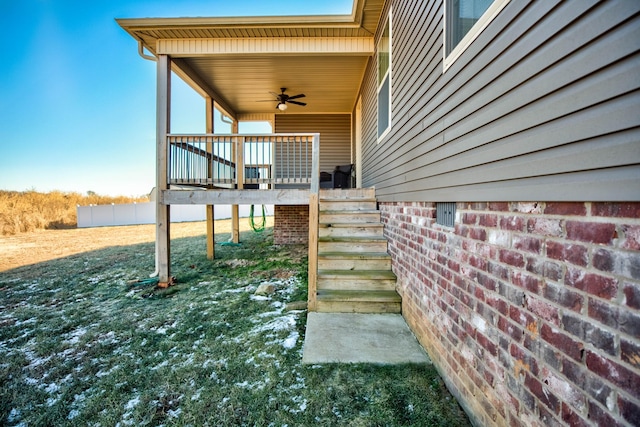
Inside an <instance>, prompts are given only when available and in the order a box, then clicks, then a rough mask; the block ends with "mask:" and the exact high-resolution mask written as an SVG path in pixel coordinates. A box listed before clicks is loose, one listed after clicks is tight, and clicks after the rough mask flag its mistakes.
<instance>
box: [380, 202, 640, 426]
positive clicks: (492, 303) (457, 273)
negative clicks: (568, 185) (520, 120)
mask: <svg viewBox="0 0 640 427" xmlns="http://www.w3.org/2000/svg"><path fill="white" fill-rule="evenodd" d="M380 209H381V211H382V219H383V222H384V224H385V235H386V236H387V238H388V239H389V252H390V253H391V255H392V257H393V268H394V271H395V273H396V274H397V276H398V290H399V292H400V293H401V294H402V296H403V315H404V316H405V318H406V319H407V322H408V323H409V325H410V326H411V327H412V329H413V330H414V332H415V333H416V336H417V337H418V339H419V340H420V341H421V343H422V344H423V345H424V346H425V348H426V349H427V351H428V352H429V354H430V356H431V357H432V359H433V361H434V363H436V365H437V366H438V367H439V369H440V370H441V372H442V374H443V376H444V377H445V378H446V381H447V383H448V384H449V387H450V388H451V389H452V391H453V393H454V394H455V395H456V396H457V397H458V398H459V399H460V400H461V401H462V403H463V405H464V406H465V407H466V408H468V410H469V411H470V412H472V413H473V415H474V417H475V418H476V419H477V420H478V422H479V423H480V424H482V425H512V426H520V425H526V426H547V425H584V426H597V425H602V424H601V423H606V424H608V425H612V426H613V425H621V426H635V425H640V252H639V249H640V243H639V242H640V203H543V202H537V203H458V204H457V215H456V225H455V228H453V229H451V228H445V227H442V226H440V225H438V224H436V223H435V204H433V203H380Z"/></svg>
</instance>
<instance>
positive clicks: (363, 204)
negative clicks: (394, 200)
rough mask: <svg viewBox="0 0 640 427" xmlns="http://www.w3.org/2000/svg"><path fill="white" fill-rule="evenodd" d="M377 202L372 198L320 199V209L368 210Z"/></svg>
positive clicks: (374, 206) (372, 208)
mask: <svg viewBox="0 0 640 427" xmlns="http://www.w3.org/2000/svg"><path fill="white" fill-rule="evenodd" d="M377 207H378V204H377V202H376V200H375V199H373V200H366V199H361V200H357V199H356V200H320V211H370V210H375V209H376V208H377Z"/></svg>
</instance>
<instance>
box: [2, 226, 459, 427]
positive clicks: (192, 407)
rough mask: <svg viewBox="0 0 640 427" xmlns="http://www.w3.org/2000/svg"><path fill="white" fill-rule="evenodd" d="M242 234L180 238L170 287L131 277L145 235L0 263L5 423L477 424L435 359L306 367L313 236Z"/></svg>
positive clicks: (146, 266)
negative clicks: (27, 261)
mask: <svg viewBox="0 0 640 427" xmlns="http://www.w3.org/2000/svg"><path fill="white" fill-rule="evenodd" d="M128 230H129V231H128V232H131V228H128ZM113 232H114V233H116V232H117V230H116V231H113ZM228 238H229V234H218V235H216V241H218V242H224V241H226V240H228ZM241 239H242V241H243V243H242V245H240V246H221V245H217V246H216V256H217V259H216V260H215V261H209V260H207V259H206V253H205V252H206V249H205V248H206V246H205V238H204V236H202V235H199V236H191V237H180V238H176V239H174V240H173V241H172V259H173V271H172V273H173V274H174V275H175V276H176V277H177V279H178V283H177V285H175V286H173V287H171V288H168V289H166V290H160V289H156V288H155V287H154V286H153V285H149V284H138V283H130V281H132V280H135V279H144V278H145V277H147V275H148V274H149V273H150V272H151V271H153V269H154V268H153V267H154V249H153V243H148V242H147V243H137V244H131V245H120V246H111V247H102V248H100V249H97V250H92V251H87V252H83V253H78V254H73V255H68V256H66V257H64V258H59V259H54V260H49V261H44V262H40V263H37V264H33V265H29V266H23V267H18V268H13V269H11V270H7V271H3V272H1V273H0V292H1V295H2V297H1V299H0V384H1V387H0V424H2V425H21V426H54V425H55V426H64V425H74V426H76V425H88V426H130V425H131V426H138V425H166V426H170V425H180V426H183V425H184V426H236V425H249V426H253V425H257V426H284V425H289V426H310V425H326V426H333V425H350V426H374V425H388V426H401V425H419V426H430V425H431V426H466V425H469V423H468V421H467V418H466V416H465V414H464V413H463V411H462V410H461V409H460V407H459V405H458V404H457V402H456V401H455V399H453V397H451V395H450V394H449V393H448V391H447V390H446V388H445V387H444V384H443V382H442V380H441V379H440V378H439V377H438V375H437V373H436V371H435V369H434V368H433V367H431V366H412V365H406V366H391V367H385V366H371V365H316V366H306V365H302V364H301V355H302V344H303V341H304V333H305V322H306V311H301V310H298V311H287V310H285V304H286V303H287V302H289V301H295V300H305V299H306V269H307V265H306V262H307V259H306V248H304V247H300V246H274V245H273V238H272V231H271V229H267V230H265V232H263V233H261V234H257V233H253V232H244V233H243V234H242V237H241ZM58 244H59V245H64V244H65V242H63V241H60V242H58ZM263 283H271V284H273V285H274V286H275V288H276V292H275V293H274V294H272V295H271V296H268V297H258V296H255V295H254V291H255V289H256V288H257V287H258V286H259V285H260V284H263Z"/></svg>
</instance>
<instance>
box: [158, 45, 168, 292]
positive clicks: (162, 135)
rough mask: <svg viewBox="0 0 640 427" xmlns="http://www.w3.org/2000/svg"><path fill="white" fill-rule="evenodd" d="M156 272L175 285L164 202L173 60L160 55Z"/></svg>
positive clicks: (162, 281)
mask: <svg viewBox="0 0 640 427" xmlns="http://www.w3.org/2000/svg"><path fill="white" fill-rule="evenodd" d="M156 91H157V92H156V95H157V97H156V263H157V265H156V268H157V270H158V279H159V285H160V286H161V287H162V286H164V287H166V286H168V285H169V284H170V283H171V255H170V254H171V250H170V249H171V234H170V229H171V218H170V207H169V205H168V204H165V202H164V191H166V190H168V189H169V176H168V170H167V168H168V148H167V134H168V133H169V132H170V129H171V116H170V111H171V110H170V109H171V60H170V59H169V57H168V56H167V55H158V62H157V82H156Z"/></svg>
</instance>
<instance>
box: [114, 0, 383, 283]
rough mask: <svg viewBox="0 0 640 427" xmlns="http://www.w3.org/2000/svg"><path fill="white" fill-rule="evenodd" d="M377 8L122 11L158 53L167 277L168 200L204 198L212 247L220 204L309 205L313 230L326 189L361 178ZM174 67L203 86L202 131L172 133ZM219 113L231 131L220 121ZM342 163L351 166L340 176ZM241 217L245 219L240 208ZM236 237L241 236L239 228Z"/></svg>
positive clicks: (160, 211) (151, 54)
mask: <svg viewBox="0 0 640 427" xmlns="http://www.w3.org/2000/svg"><path fill="white" fill-rule="evenodd" d="M380 9H381V3H380V4H379V3H377V2H371V3H367V5H366V7H365V2H360V1H356V2H354V8H353V12H352V14H351V15H347V16H339V15H335V16H334V15H330V16H315V17H295V16H281V17H256V18H251V17H242V18H231V17H229V18H143V19H118V20H117V21H118V23H119V24H120V26H121V27H122V28H123V29H124V30H125V31H127V32H128V33H129V34H130V35H131V36H132V37H133V38H134V39H135V40H136V41H137V43H138V52H139V54H140V55H141V56H142V57H143V58H145V59H148V60H152V61H155V62H156V95H157V97H156V100H157V101H156V102H157V109H156V117H157V120H156V125H157V128H156V149H157V151H156V189H157V206H156V211H157V212H156V218H157V224H156V231H157V239H156V266H157V273H158V275H159V278H160V283H162V284H168V283H169V282H170V281H171V271H170V270H171V269H170V265H171V260H170V207H171V205H176V204H200V205H206V206H207V218H208V221H207V224H208V225H207V254H208V256H209V257H210V258H213V257H214V256H215V253H214V243H213V234H214V230H213V226H214V223H213V210H214V209H215V205H216V204H229V205H232V206H233V208H232V213H235V212H237V206H238V205H241V204H273V205H276V206H280V205H305V206H309V224H310V228H309V238H310V239H311V240H313V239H314V237H313V230H314V229H317V221H318V214H317V211H318V191H319V189H320V188H327V187H328V188H333V187H336V186H340V187H359V186H360V185H361V178H360V176H359V175H358V172H359V171H360V164H359V163H360V162H361V160H360V159H361V147H360V141H361V135H360V134H361V131H360V129H361V122H362V117H361V115H360V109H359V105H360V100H359V98H358V94H359V92H360V86H361V84H362V76H363V75H364V71H365V69H366V66H367V64H368V62H369V60H370V58H371V57H372V55H373V53H374V33H375V31H376V27H377V22H378V18H379V15H380ZM172 77H178V78H180V79H181V80H183V81H184V82H186V83H187V85H188V86H190V87H191V88H192V89H193V90H194V91H196V92H197V93H198V94H200V95H201V96H202V97H203V99H204V101H205V110H206V112H205V118H206V124H205V125H206V126H205V128H206V129H205V132H204V133H201V134H200V133H193V134H176V133H172V129H171V95H172V94H171V91H172V84H171V81H172ZM218 113H219V114H221V115H222V116H223V117H224V118H225V121H228V122H229V123H230V124H231V132H229V133H224V134H222V133H220V132H219V131H218V130H217V129H215V126H214V115H215V114H218ZM251 121H266V122H268V123H270V124H271V129H272V133H271V134H263V135H256V134H254V135H246V134H240V133H239V132H238V128H239V126H238V125H239V123H240V122H251ZM351 165H354V167H353V168H352V167H351ZM337 166H348V172H346V173H345V174H346V175H347V176H341V177H340V178H341V184H340V185H337V182H336V181H335V174H334V171H335V169H336V167H337ZM352 171H356V172H353V173H352ZM312 221H315V223H314V224H312ZM233 222H234V223H235V224H236V225H234V227H233V228H234V230H237V229H238V227H237V223H238V218H237V215H234V221H233ZM232 237H233V240H234V241H236V242H237V241H238V238H239V233H238V232H237V231H234V232H233V233H232ZM315 239H317V232H316V233H315ZM310 274H311V273H310Z"/></svg>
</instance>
